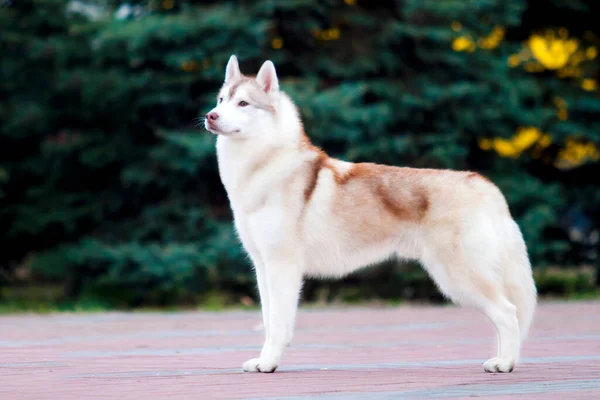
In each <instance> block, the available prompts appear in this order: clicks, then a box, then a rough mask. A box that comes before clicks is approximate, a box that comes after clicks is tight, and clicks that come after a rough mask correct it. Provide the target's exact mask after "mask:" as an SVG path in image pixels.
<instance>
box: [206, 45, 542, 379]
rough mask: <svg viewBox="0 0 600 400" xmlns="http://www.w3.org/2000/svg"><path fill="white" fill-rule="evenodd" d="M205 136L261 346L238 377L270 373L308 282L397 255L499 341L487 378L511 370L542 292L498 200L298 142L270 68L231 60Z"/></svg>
mask: <svg viewBox="0 0 600 400" xmlns="http://www.w3.org/2000/svg"><path fill="white" fill-rule="evenodd" d="M205 127H206V129H207V130H209V131H210V132H212V133H214V134H217V135H218V137H217V155H218V163H219V172H220V176H221V179H222V182H223V184H224V186H225V189H226V190H227V193H228V196H229V200H230V203H231V208H232V210H233V215H234V220H235V227H236V230H237V232H238V235H239V237H240V239H241V241H242V243H243V245H244V248H245V249H246V251H247V252H248V254H249V256H250V258H251V259H252V262H253V264H254V267H255V270H256V277H257V282H258V289H259V292H260V300H261V304H262V315H263V323H264V328H265V336H266V339H265V342H264V346H263V348H262V351H261V353H260V356H259V357H258V358H253V359H250V360H248V361H246V362H245V363H244V365H243V369H244V371H260V372H273V371H275V369H277V367H278V366H279V365H280V363H281V360H282V356H283V353H284V350H285V349H286V347H287V346H288V345H289V344H290V342H291V340H292V336H293V331H294V323H295V316H296V310H297V306H298V300H299V294H300V290H301V286H302V281H303V277H305V276H315V277H342V276H344V275H347V274H349V273H350V272H352V271H355V270H357V269H359V268H361V267H365V266H367V265H373V264H376V263H378V262H380V261H383V260H385V259H388V258H390V257H392V256H398V257H401V258H404V259H416V260H419V261H420V262H421V263H422V265H423V266H424V267H425V269H426V270H427V272H428V273H429V275H430V276H431V277H432V278H433V280H434V281H435V283H436V284H437V286H438V287H439V289H440V290H441V292H442V293H443V294H444V295H445V296H447V297H448V298H449V299H451V300H453V301H454V302H456V303H458V304H461V305H465V306H473V307H475V308H477V309H479V310H481V311H482V312H483V313H484V314H485V315H486V316H487V317H488V318H489V319H490V320H491V321H492V322H493V324H494V326H495V328H496V331H497V340H498V353H497V355H496V357H494V358H492V359H490V360H488V361H486V362H485V363H484V364H483V368H484V369H485V371H488V372H511V371H512V370H513V368H514V366H515V363H516V362H517V359H518V357H519V352H520V348H521V344H522V341H523V340H524V339H525V337H526V335H527V331H528V329H529V326H530V324H531V321H532V319H533V314H534V310H535V307H536V299H537V292H536V287H535V283H534V280H533V277H532V272H531V266H530V263H529V259H528V255H527V249H526V247H525V243H524V241H523V238H522V235H521V231H520V230H519V227H518V225H517V224H516V223H515V221H514V220H513V218H512V217H511V214H510V212H509V209H508V206H507V203H506V201H505V199H504V196H503V195H502V193H501V192H500V190H499V189H498V188H497V187H496V186H495V185H494V184H493V183H491V182H490V181H489V180H487V179H486V178H484V177H482V176H481V175H479V174H477V173H474V172H460V171H451V170H434V169H413V168H399V167H393V166H386V165H378V164H371V163H360V164H355V163H350V162H344V161H341V160H337V159H334V158H331V157H328V156H327V155H326V154H325V153H324V152H323V151H322V150H320V149H319V148H317V147H315V146H313V145H312V144H311V142H310V140H309V139H308V138H307V136H306V135H305V133H304V130H303V126H302V122H301V120H300V117H299V113H298V111H297V109H296V106H295V105H294V103H293V102H292V100H291V99H290V98H289V97H288V96H287V95H286V94H285V93H283V92H282V91H280V90H279V83H278V78H277V74H276V72H275V66H274V65H273V63H272V62H271V61H266V62H265V63H264V64H263V65H262V67H261V69H260V71H259V72H258V74H257V76H256V77H248V76H244V75H242V74H241V72H240V69H239V65H238V61H237V58H236V57H235V56H231V58H230V60H229V63H228V64H227V68H226V72H225V82H224V85H223V87H222V89H221V90H220V92H219V95H218V103H217V106H216V107H215V108H214V109H213V110H211V111H210V112H209V113H208V114H207V116H206V121H205Z"/></svg>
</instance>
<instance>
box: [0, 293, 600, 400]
mask: <svg viewBox="0 0 600 400" xmlns="http://www.w3.org/2000/svg"><path fill="white" fill-rule="evenodd" d="M259 321H260V317H259V313H258V312H228V313H201V312H194V313H190V312H186V313H172V314H167V313H163V314H159V313H140V314H124V313H109V314H82V315H65V314H58V315H53V316H33V315H27V316H4V317H0V399H3V400H17V399H36V400H38V399H96V398H105V399H140V400H145V399H169V400H174V399H182V398H186V399H188V398H189V399H226V398H252V399H265V398H284V399H289V400H291V399H301V398H311V397H315V396H317V397H318V398H321V399H355V398H360V399H375V400H380V399H423V398H437V397H444V398H452V399H457V398H468V397H473V396H481V397H485V398H490V397H492V398H493V399H505V398H506V399H508V398H511V399H525V398H540V399H541V398H544V399H600V303H571V304H566V303H556V304H542V305H541V306H540V307H539V309H538V313H537V316H536V320H535V323H534V326H533V329H532V331H531V335H530V339H529V340H528V341H527V342H526V345H525V348H524V350H523V359H522V361H521V364H519V365H518V366H517V368H516V369H515V371H514V372H513V373H511V374H487V373H485V372H483V368H482V366H481V364H482V363H483V361H485V360H486V359H487V358H488V357H489V356H491V355H492V353H493V350H494V349H495V343H494V338H493V335H494V334H493V328H492V327H491V325H490V324H489V323H488V322H487V320H486V319H485V317H484V316H483V315H482V314H479V313H478V312H476V311H472V310H466V309H460V308H455V307H397V308H386V309H370V308H352V309H327V310H312V311H311V310H303V311H301V312H300V313H299V316H298V324H297V326H298V329H297V333H296V337H295V339H294V343H293V344H292V346H291V347H290V349H289V351H288V353H287V355H286V357H285V359H284V364H283V365H282V366H281V367H280V369H279V370H278V371H277V372H276V373H274V374H248V373H245V374H244V373H242V372H241V365H242V363H243V362H244V361H245V360H246V359H248V358H250V357H254V356H256V354H257V352H258V351H259V349H260V344H261V340H262V333H261V332H259V331H256V330H254V328H255V327H256V325H257V323H259Z"/></svg>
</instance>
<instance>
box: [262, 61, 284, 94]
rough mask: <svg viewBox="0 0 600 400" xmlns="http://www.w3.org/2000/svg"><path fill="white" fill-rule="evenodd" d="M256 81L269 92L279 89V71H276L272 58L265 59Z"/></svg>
mask: <svg viewBox="0 0 600 400" xmlns="http://www.w3.org/2000/svg"><path fill="white" fill-rule="evenodd" d="M256 81H257V82H258V84H259V85H260V87H262V88H263V90H264V91H265V92H267V93H273V92H277V91H279V81H278V79H277V72H276V71H275V65H273V62H271V60H267V61H265V63H264V64H263V65H262V67H260V70H259V71H258V75H256Z"/></svg>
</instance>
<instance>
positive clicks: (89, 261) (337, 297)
mask: <svg viewBox="0 0 600 400" xmlns="http://www.w3.org/2000/svg"><path fill="white" fill-rule="evenodd" d="M598 15H600V2H598V1H592V0H590V1H579V0H569V1H559V0H530V1H517V0H444V1H439V0H397V1H393V0H384V1H378V2H376V1H370V0H369V1H367V0H271V1H244V0H239V1H235V0H229V1H183V0H162V1H159V0H149V1H111V0H98V1H94V0H89V1H83V0H82V1H76V0H74V1H66V0H0V54H1V56H0V74H1V75H0V77H1V80H0V311H6V310H8V311H11V310H27V309H32V310H37V311H41V310H52V309H81V310H83V309H96V308H97V309H106V308H133V307H136V308H145V307H198V306H200V307H213V308H215V307H222V306H227V305H242V306H246V307H247V306H250V307H251V306H253V305H256V301H257V293H256V289H255V281H254V276H253V273H252V270H251V268H250V265H249V263H248V260H247V258H246V257H245V255H244V253H243V251H242V248H241V245H240V244H239V243H238V241H237V239H236V237H235V235H234V232H233V230H232V221H231V214H230V210H229V205H228V203H227V198H226V194H225V192H224V189H223V187H222V185H221V182H220V180H219V177H218V174H217V163H216V158H215V150H214V137H213V136H212V135H210V134H208V133H207V132H206V131H204V129H203V128H202V127H198V126H197V123H198V116H202V115H204V114H205V113H206V112H207V111H208V110H210V109H211V108H212V107H213V105H214V103H215V96H216V93H217V90H218V89H219V87H220V85H221V84H222V81H223V76H224V68H225V65H226V62H227V60H228V58H229V56H230V55H231V54H236V55H237V56H238V58H239V60H240V65H241V68H242V71H243V72H245V73H256V72H257V70H258V68H259V66H260V65H261V64H262V62H263V61H264V60H265V59H271V60H273V62H274V63H275V65H276V67H277V71H278V74H279V77H280V84H281V86H282V88H283V90H285V91H287V92H288V93H289V94H290V95H291V96H292V97H293V99H294V100H295V101H296V102H297V104H298V105H299V107H300V109H301V113H302V116H303V118H304V121H305V125H306V130H307V132H308V133H309V136H310V137H311V138H312V140H313V141H314V142H315V143H316V144H318V145H319V146H322V147H323V148H324V149H325V150H326V151H327V152H329V154H330V155H332V156H335V157H341V158H343V159H346V160H349V161H372V162H379V163H386V164H392V165H404V166H412V167H429V168H452V169H471V170H475V171H478V172H481V173H483V174H485V175H487V176H488V177H490V178H491V179H492V180H494V181H495V182H496V183H497V184H498V186H500V188H501V189H502V190H503V191H504V193H505V195H506V197H507V199H508V201H509V203H510V207H511V212H512V213H513V215H514V216H515V218H516V219H517V222H518V223H519V225H520V227H521V229H522V231H523V233H524V235H525V239H526V241H527V245H528V248H529V253H530V257H531V260H532V263H533V265H534V266H535V274H536V280H537V284H538V289H539V291H540V294H541V295H543V296H562V297H565V296H567V297H573V296H575V297H582V296H586V297H589V296H597V295H598V293H599V291H598V284H599V283H600V282H598V280H599V278H598V273H597V269H598V267H599V261H598V252H599V249H600V243H599V238H598V236H599V229H600V207H599V205H600V114H599V112H600V96H599V88H598V77H599V76H598V73H599V67H600V64H599V62H598V59H599V58H598V51H599V49H600V24H598ZM303 296H304V297H303V298H304V300H305V301H318V302H337V301H364V300H374V299H379V300H383V301H404V300H423V301H442V299H441V297H440V295H439V294H438V292H437V290H436V289H435V287H434V286H433V284H432V283H431V281H430V280H429V278H428V277H427V276H426V275H425V273H424V272H423V271H422V270H421V269H420V268H419V267H418V266H417V265H413V264H399V263H387V264H385V265H381V266H380V267H378V268H374V269H369V270H364V271H360V272H358V273H356V274H354V275H352V276H350V277H348V278H347V279H345V280H343V281H339V282H319V281H309V282H307V284H306V288H305V290H304V294H303Z"/></svg>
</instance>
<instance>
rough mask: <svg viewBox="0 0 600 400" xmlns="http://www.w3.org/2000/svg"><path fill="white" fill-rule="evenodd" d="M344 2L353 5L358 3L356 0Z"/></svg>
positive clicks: (345, 0)
mask: <svg viewBox="0 0 600 400" xmlns="http://www.w3.org/2000/svg"><path fill="white" fill-rule="evenodd" d="M344 3H346V4H348V5H349V6H353V5H355V4H356V0H344Z"/></svg>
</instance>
